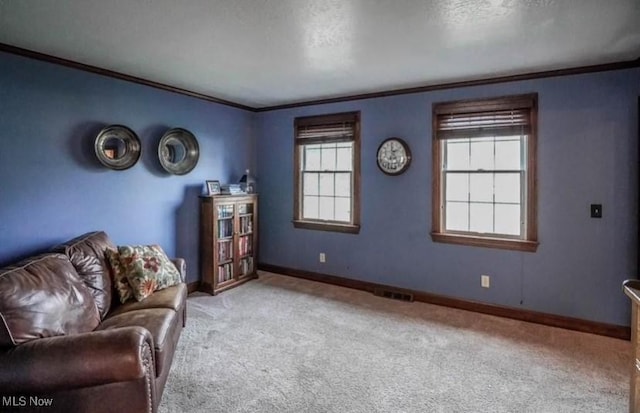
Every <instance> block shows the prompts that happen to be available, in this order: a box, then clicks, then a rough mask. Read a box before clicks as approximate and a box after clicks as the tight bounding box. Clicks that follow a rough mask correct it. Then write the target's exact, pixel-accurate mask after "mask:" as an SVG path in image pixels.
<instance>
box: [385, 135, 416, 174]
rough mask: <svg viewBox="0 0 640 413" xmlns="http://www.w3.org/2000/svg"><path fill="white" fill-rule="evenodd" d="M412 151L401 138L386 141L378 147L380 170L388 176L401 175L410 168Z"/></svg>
mask: <svg viewBox="0 0 640 413" xmlns="http://www.w3.org/2000/svg"><path fill="white" fill-rule="evenodd" d="M410 163H411V151H410V150H409V145H407V143H406V142H405V141H403V140H402V139H400V138H389V139H385V140H384V141H383V142H382V143H381V144H380V146H379V147H378V168H380V170H381V171H382V172H384V173H385V174H387V175H400V174H401V173H403V172H404V171H406V170H407V168H409V164H410Z"/></svg>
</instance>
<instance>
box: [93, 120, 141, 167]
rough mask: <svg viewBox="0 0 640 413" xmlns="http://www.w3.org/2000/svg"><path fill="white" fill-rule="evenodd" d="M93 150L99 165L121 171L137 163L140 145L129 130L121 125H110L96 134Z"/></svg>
mask: <svg viewBox="0 0 640 413" xmlns="http://www.w3.org/2000/svg"><path fill="white" fill-rule="evenodd" d="M94 149H95V152H96V157H97V158H98V160H99V161H100V163H101V164H103V165H104V166H106V167H107V168H111V169H115V170H117V171H122V170H125V169H129V168H131V167H132V166H133V165H135V164H136V162H138V159H140V152H141V145H140V139H139V138H138V135H136V134H135V132H134V131H132V130H131V129H129V128H127V127H126V126H122V125H110V126H107V127H106V128H104V129H102V130H101V131H100V133H98V136H97V137H96V141H95V144H94Z"/></svg>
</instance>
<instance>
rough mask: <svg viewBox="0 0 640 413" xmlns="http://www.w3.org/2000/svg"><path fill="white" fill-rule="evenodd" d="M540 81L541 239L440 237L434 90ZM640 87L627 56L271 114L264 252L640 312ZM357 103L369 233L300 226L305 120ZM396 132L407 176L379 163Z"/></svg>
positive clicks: (276, 260) (456, 93)
mask: <svg viewBox="0 0 640 413" xmlns="http://www.w3.org/2000/svg"><path fill="white" fill-rule="evenodd" d="M530 92H537V93H538V94H539V137H538V139H539V143H538V159H539V163H538V165H539V173H538V190H539V196H538V210H539V213H538V232H539V240H540V247H539V249H538V251H537V252H536V253H522V252H514V251H503V250H495V249H486V248H474V247H467V246H458V245H447V244H440V243H433V242H432V241H431V238H430V236H429V230H430V227H431V218H430V217H431V126H430V125H431V106H432V103H433V102H440V101H450V100H457V99H470V98H482V97H495V96H501V95H509V94H520V93H530ZM638 95H640V69H629V70H622V71H615V72H603V73H596V74H585V75H576V76H569V77H557V78H548V79H537V80H531V81H522V82H511V83H503V84H498V85H487V86H478V87H468V88H460V89H451V90H442V91H434V92H426V93H420V94H412V95H403V96H394V97H386V98H376V99H368V100H357V101H350V102H342V103H336V104H327V105H317V106H309V107H303V108H295V109H287V110H278V111H271V112H264V113H260V114H259V115H258V118H257V128H256V130H257V133H258V140H257V150H258V153H259V154H260V155H259V159H258V173H257V177H258V187H259V192H260V194H261V199H260V202H261V204H260V205H261V207H260V214H261V224H260V231H261V232H260V234H261V236H260V241H261V244H260V261H261V262H263V263H268V264H273V265H280V266H285V267H290V268H296V269H302V270H309V271H316V272H321V273H326V274H333V275H339V276H343V277H348V278H353V279H359V280H366V281H371V282H376V283H382V284H387V285H392V286H397V287H404V288H411V289H416V290H421V291H428V292H432V293H437V294H444V295H448V296H453V297H459V298H463V299H468V300H477V301H482V302H487V303H493V304H499V305H507V306H513V307H519V308H524V309H531V310H536V311H542V312H547V313H553V314H559V315H564V316H571V317H578V318H582V319H587V320H593V321H599V322H606V323H613V324H619V325H628V324H629V321H630V320H629V314H630V311H629V308H630V305H629V301H628V299H627V298H626V296H624V295H623V293H622V290H621V283H622V281H623V280H624V279H626V278H635V277H636V275H637V251H638V239H637V228H638V217H637V211H638V196H637V194H638V142H637V141H638V119H637V113H638V112H637V111H638V108H637V105H638ZM353 110H359V111H361V116H362V118H361V119H362V135H361V138H362V180H361V182H362V187H361V190H362V207H361V214H362V229H361V231H360V234H358V235H352V234H339V233H331V232H321V231H312V230H306V229H295V228H294V227H293V225H292V223H291V220H292V214H293V170H292V167H293V165H292V158H293V156H292V155H293V119H294V118H295V117H296V116H304V115H318V114H323V113H334V112H342V111H353ZM389 136H399V137H402V138H403V139H405V140H406V141H407V142H408V144H409V145H410V147H411V151H412V154H413V160H412V164H411V167H410V169H409V170H408V171H407V172H406V173H405V174H403V175H401V176H397V177H391V176H387V175H384V174H383V173H382V172H380V171H379V170H378V168H377V166H376V162H375V151H376V150H377V147H378V145H379V144H380V142H381V141H382V140H383V139H384V138H386V137H389ZM591 203H601V204H603V212H604V217H603V218H602V219H592V218H590V217H589V204H591ZM319 252H325V253H326V254H327V262H326V263H325V264H320V263H319V262H318V253H319ZM481 274H489V275H490V276H491V288H490V289H483V288H481V287H480V275H481Z"/></svg>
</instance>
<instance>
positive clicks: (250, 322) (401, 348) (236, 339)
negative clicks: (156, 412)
mask: <svg viewBox="0 0 640 413" xmlns="http://www.w3.org/2000/svg"><path fill="white" fill-rule="evenodd" d="M188 311H189V313H188V321H187V327H186V329H185V330H184V332H183V334H182V337H181V339H180V343H179V346H178V349H177V351H176V355H175V359H174V362H173V365H172V368H171V372H170V375H169V379H168V382H167V385H166V388H165V391H164V396H163V399H162V403H161V406H160V412H162V413H173V412H192V413H196V412H225V413H231V412H291V413H293V412H295V413H299V412H354V413H356V412H357V413H360V412H362V413H365V412H366V413H370V412H447V413H448V412H535V413H541V412H549V413H562V412H581V413H586V412H607V413H609V412H626V411H627V409H628V407H627V398H628V366H629V359H630V343H629V342H627V341H623V340H617V339H612V338H607V337H601V336H596V335H591V334H585V333H579V332H574V331H568V330H563V329H558V328H553V327H546V326H541V325H536V324H530V323H525V322H520V321H515V320H509V319H504V318H499V317H493V316H488V315H482V314H477V313H473V312H467V311H462V310H456V309H450V308H445V307H439V306H434V305H429V304H423V303H405V302H398V301H393V300H389V299H385V298H380V297H375V296H373V295H372V294H369V293H365V292H361V291H356V290H350V289H346V288H341V287H335V286H331V285H326V284H321V283H315V282H311V281H306V280H300V279H295V278H291V277H286V276H281V275H276V274H270V273H261V274H260V278H259V279H258V280H255V281H251V282H249V283H247V284H244V285H242V286H240V287H237V288H235V289H233V290H229V291H227V292H224V293H222V294H219V295H217V296H215V297H212V296H209V295H205V294H200V293H198V294H195V295H192V296H191V297H190V298H189V300H188Z"/></svg>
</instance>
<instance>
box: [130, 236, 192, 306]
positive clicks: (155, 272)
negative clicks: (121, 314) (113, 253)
mask: <svg viewBox="0 0 640 413" xmlns="http://www.w3.org/2000/svg"><path fill="white" fill-rule="evenodd" d="M118 252H119V253H120V262H121V263H122V265H123V266H124V267H125V268H126V274H127V280H128V281H129V285H130V286H131V289H132V290H133V296H134V297H135V298H136V300H138V301H142V300H144V299H145V298H147V297H148V296H150V295H151V294H153V292H154V291H158V290H162V289H165V288H167V287H171V286H172V285H176V284H178V283H180V282H181V281H182V280H181V278H180V272H179V271H178V269H177V268H176V266H175V265H173V263H172V262H171V260H169V258H168V257H167V255H166V254H165V253H164V251H163V250H162V248H160V246H159V245H137V246H120V247H118Z"/></svg>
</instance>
